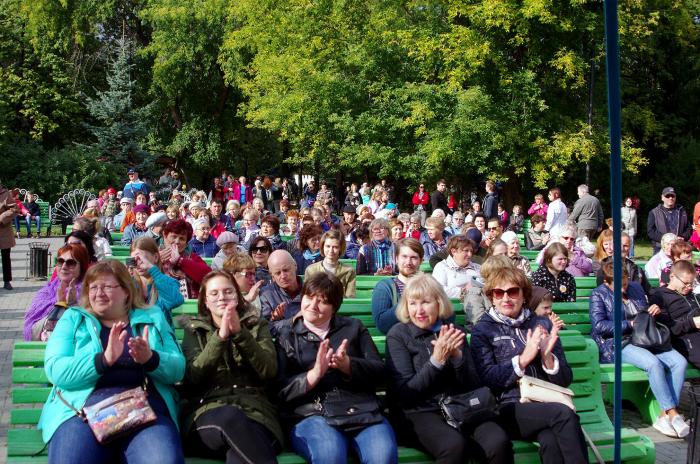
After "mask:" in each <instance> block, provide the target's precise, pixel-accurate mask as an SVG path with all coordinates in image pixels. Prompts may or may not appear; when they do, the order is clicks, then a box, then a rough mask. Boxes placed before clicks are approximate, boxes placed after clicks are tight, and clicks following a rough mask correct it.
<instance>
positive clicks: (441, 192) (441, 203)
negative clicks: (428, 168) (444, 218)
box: [430, 179, 452, 215]
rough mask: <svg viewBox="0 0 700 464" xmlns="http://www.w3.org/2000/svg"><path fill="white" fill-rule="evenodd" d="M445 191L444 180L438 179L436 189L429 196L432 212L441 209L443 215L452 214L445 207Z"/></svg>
mask: <svg viewBox="0 0 700 464" xmlns="http://www.w3.org/2000/svg"><path fill="white" fill-rule="evenodd" d="M445 190H447V184H446V183H445V179H440V180H439V181H438V183H437V188H436V189H435V191H434V192H433V193H432V194H430V206H431V207H432V211H435V210H436V209H438V208H439V209H441V210H442V211H443V212H444V213H445V215H447V214H452V212H451V211H450V209H449V208H448V207H447V197H446V196H445Z"/></svg>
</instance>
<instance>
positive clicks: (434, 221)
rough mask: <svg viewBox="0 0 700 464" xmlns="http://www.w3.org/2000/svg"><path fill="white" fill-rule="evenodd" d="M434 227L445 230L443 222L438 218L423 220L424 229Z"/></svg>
mask: <svg viewBox="0 0 700 464" xmlns="http://www.w3.org/2000/svg"><path fill="white" fill-rule="evenodd" d="M428 226H431V227H435V228H436V229H440V230H445V221H443V220H442V219H441V218H439V217H432V216H431V217H429V218H428V219H426V220H425V227H428Z"/></svg>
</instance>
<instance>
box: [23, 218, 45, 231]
mask: <svg viewBox="0 0 700 464" xmlns="http://www.w3.org/2000/svg"><path fill="white" fill-rule="evenodd" d="M32 220H34V221H36V233H37V234H41V216H27V217H25V221H26V222H27V235H32Z"/></svg>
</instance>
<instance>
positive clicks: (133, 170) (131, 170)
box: [126, 168, 137, 174]
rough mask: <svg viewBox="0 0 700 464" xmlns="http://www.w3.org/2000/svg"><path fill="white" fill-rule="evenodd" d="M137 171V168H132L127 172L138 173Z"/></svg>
mask: <svg viewBox="0 0 700 464" xmlns="http://www.w3.org/2000/svg"><path fill="white" fill-rule="evenodd" d="M136 172H137V171H136V169H134V168H130V169H129V170H128V171H127V172H126V173H127V174H136Z"/></svg>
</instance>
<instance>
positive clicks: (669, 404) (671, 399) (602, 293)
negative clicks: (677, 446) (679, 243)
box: [588, 261, 690, 438]
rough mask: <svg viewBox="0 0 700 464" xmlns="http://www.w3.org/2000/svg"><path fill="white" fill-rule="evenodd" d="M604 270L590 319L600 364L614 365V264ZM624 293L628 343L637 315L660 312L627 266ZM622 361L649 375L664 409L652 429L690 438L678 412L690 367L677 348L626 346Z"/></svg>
mask: <svg viewBox="0 0 700 464" xmlns="http://www.w3.org/2000/svg"><path fill="white" fill-rule="evenodd" d="M602 271H603V284H602V285H600V286H598V287H597V288H596V289H595V290H593V292H592V293H591V299H590V303H589V309H588V311H589V313H590V317H591V337H592V338H593V340H595V342H596V343H597V344H598V349H599V350H600V362H601V363H612V362H615V351H614V348H613V331H614V327H615V326H614V323H613V263H612V261H608V262H606V263H604V264H603V267H602ZM622 293H623V296H622V307H623V311H624V314H625V321H623V323H622V333H623V336H624V337H625V339H626V340H625V342H628V341H629V340H628V338H629V335H630V334H631V333H632V326H633V325H634V318H635V316H636V315H637V314H638V313H640V312H643V311H646V312H648V313H649V314H650V315H651V316H657V315H658V314H659V313H660V312H661V310H660V308H659V306H658V305H651V306H649V303H648V302H647V298H646V294H645V293H644V289H643V288H642V286H641V285H640V284H639V283H638V282H630V281H629V280H628V275H627V269H626V268H625V267H623V268H622ZM622 362H626V363H630V364H632V365H634V366H636V367H638V368H640V369H642V370H644V371H645V372H646V373H647V375H648V376H649V386H650V387H651V391H652V392H653V393H654V396H655V397H656V399H657V401H658V402H659V406H660V407H661V415H659V417H658V418H657V419H656V421H655V422H654V424H653V427H654V428H655V429H656V430H658V431H659V432H661V433H663V434H664V435H667V436H669V437H673V438H683V437H685V436H686V435H688V433H689V432H690V428H689V427H688V425H687V424H686V423H685V420H683V417H682V416H681V415H680V414H678V411H677V410H676V407H677V406H678V403H679V399H680V395H681V389H682V388H683V381H684V379H685V368H686V366H687V365H688V362H687V361H686V359H685V358H684V357H683V355H681V354H680V353H679V352H677V351H676V350H674V349H670V350H668V351H664V352H652V351H649V350H647V349H645V348H641V347H639V346H635V345H632V344H631V343H627V344H626V345H625V346H624V348H623V349H622Z"/></svg>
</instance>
